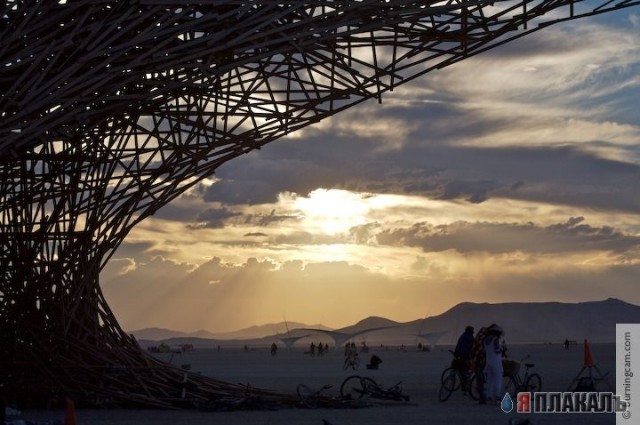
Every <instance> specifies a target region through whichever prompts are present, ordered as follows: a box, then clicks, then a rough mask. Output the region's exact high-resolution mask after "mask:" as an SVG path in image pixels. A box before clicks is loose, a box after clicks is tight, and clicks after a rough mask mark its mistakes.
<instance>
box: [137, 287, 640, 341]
mask: <svg viewBox="0 0 640 425" xmlns="http://www.w3.org/2000/svg"><path fill="white" fill-rule="evenodd" d="M491 323H497V324H499V325H500V326H502V327H503V329H504V330H505V337H506V339H507V340H508V342H509V343H541V342H562V341H564V340H565V339H569V340H575V341H579V342H580V341H582V340H583V339H584V338H587V339H589V340H590V341H591V342H613V341H615V325H616V323H640V306H636V305H633V304H629V303H626V302H624V301H621V300H618V299H614V298H609V299H607V300H604V301H593V302H583V303H560V302H541V303H499V304H489V303H469V302H465V303H461V304H458V305H456V306H455V307H453V308H451V309H450V310H448V311H446V312H444V313H442V314H440V315H438V316H432V317H428V318H425V319H418V320H414V321H411V322H405V323H400V322H395V321H393V320H389V319H385V318H382V317H368V318H366V319H364V320H361V321H360V322H358V323H356V324H354V325H351V326H347V327H345V328H341V329H336V330H335V331H336V332H341V333H344V334H355V333H358V332H362V331H366V330H367V329H377V330H375V331H371V332H369V333H364V334H363V333H360V334H359V335H358V336H357V337H356V340H358V341H366V342H367V344H414V343H417V342H418V341H422V342H425V341H427V343H429V344H432V343H435V342H437V343H438V344H453V343H455V341H456V340H457V338H458V336H459V334H460V333H461V332H462V331H463V330H464V328H465V326H467V325H471V326H474V327H475V329H476V331H477V330H478V329H480V327H482V326H488V325H490V324H491ZM382 328H386V329H382ZM313 329H323V330H331V329H330V328H328V327H326V326H322V325H307V324H303V323H296V322H286V323H285V322H281V323H274V324H267V325H261V326H252V327H250V328H246V329H242V330H238V331H234V332H225V333H213V332H209V331H205V330H201V331H197V332H190V333H187V332H179V331H172V330H168V329H159V328H150V329H140V330H137V331H133V332H131V333H132V334H133V335H134V336H135V337H136V339H138V340H139V341H143V343H142V345H145V343H144V342H147V345H148V344H149V342H150V341H167V342H168V343H170V344H171V343H175V344H178V343H194V342H195V344H194V345H200V346H212V345H214V344H220V343H224V342H225V341H226V342H230V341H231V340H233V341H235V342H236V343H245V342H246V343H253V344H261V343H264V344H266V343H269V344H270V343H271V342H272V341H273V340H274V339H278V336H279V337H287V336H297V337H305V336H307V337H308V339H309V338H310V339H313V340H321V339H324V340H325V341H326V340H327V339H329V340H330V337H328V336H327V335H326V334H323V333H322V332H315V331H313ZM302 339H303V340H304V338H302ZM308 339H307V342H305V344H308Z"/></svg>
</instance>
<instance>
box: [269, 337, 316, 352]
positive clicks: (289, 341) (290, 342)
mask: <svg viewBox="0 0 640 425" xmlns="http://www.w3.org/2000/svg"><path fill="white" fill-rule="evenodd" d="M310 335H311V334H306V335H302V336H280V335H276V338H278V339H279V340H280V341H282V342H283V343H284V346H285V347H287V350H290V349H291V347H293V344H295V343H296V342H297V341H298V340H299V339H302V338H306V337H308V336H310Z"/></svg>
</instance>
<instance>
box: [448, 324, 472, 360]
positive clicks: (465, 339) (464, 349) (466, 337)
mask: <svg viewBox="0 0 640 425" xmlns="http://www.w3.org/2000/svg"><path fill="white" fill-rule="evenodd" d="M473 330H474V329H473V326H467V327H466V328H465V329H464V332H463V333H462V335H460V338H458V343H457V344H456V348H455V350H454V351H453V355H454V356H455V357H456V358H457V359H460V360H461V361H463V362H464V366H465V367H468V366H469V365H468V363H469V360H470V358H471V349H472V347H473V340H474V338H473Z"/></svg>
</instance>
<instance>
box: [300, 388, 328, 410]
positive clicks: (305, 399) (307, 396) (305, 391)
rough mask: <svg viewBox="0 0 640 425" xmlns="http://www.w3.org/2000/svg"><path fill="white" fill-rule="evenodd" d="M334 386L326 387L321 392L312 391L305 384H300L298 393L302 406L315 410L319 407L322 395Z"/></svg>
mask: <svg viewBox="0 0 640 425" xmlns="http://www.w3.org/2000/svg"><path fill="white" fill-rule="evenodd" d="M331 387H332V385H324V386H323V387H322V388H320V389H319V390H312V389H311V388H310V387H308V386H307V385H305V384H298V387H297V388H296V392H297V393H298V398H299V399H300V404H301V405H302V406H304V407H307V408H309V409H315V408H316V407H318V402H319V401H321V399H322V398H323V395H322V393H323V392H325V391H326V390H328V389H329V388H331Z"/></svg>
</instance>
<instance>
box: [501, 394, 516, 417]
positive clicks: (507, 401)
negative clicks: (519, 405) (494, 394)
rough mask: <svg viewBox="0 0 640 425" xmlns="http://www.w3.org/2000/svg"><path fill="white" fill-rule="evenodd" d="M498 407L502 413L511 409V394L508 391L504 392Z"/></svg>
mask: <svg viewBox="0 0 640 425" xmlns="http://www.w3.org/2000/svg"><path fill="white" fill-rule="evenodd" d="M500 408H501V409H502V411H503V412H504V413H509V412H511V411H512V410H513V400H511V396H510V395H509V393H504V397H502V403H500Z"/></svg>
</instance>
